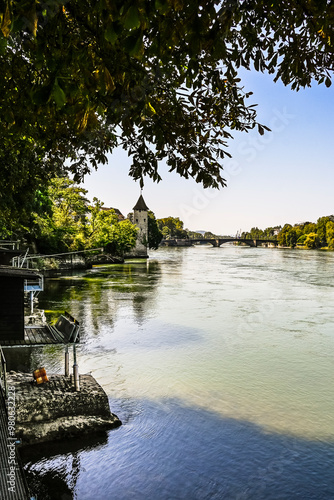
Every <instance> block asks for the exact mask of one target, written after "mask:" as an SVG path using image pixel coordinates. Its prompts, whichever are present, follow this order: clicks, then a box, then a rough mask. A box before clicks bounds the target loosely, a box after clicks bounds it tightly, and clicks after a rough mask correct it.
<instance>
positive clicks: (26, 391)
mask: <svg viewBox="0 0 334 500" xmlns="http://www.w3.org/2000/svg"><path fill="white" fill-rule="evenodd" d="M48 378H49V381H48V382H46V383H44V384H40V385H37V384H36V383H35V382H34V381H33V378H32V376H31V375H30V374H29V373H22V372H14V371H11V372H9V374H8V377H7V380H8V387H9V388H10V390H11V392H12V393H14V394H15V423H16V428H15V433H16V436H17V438H19V439H20V440H21V444H22V445H27V444H34V443H41V442H46V441H56V440H62V439H68V438H72V437H77V436H80V435H82V434H92V433H94V432H98V431H104V430H107V429H112V428H116V427H119V426H120V425H121V424H122V423H121V421H120V420H119V418H118V417H117V415H115V414H113V413H111V411H110V408H109V402H108V397H107V395H106V393H105V392H104V390H103V388H102V387H101V386H100V385H99V384H98V383H97V381H96V380H95V379H94V377H92V376H91V375H80V391H75V388H74V384H73V383H72V381H71V377H65V376H63V375H49V376H48Z"/></svg>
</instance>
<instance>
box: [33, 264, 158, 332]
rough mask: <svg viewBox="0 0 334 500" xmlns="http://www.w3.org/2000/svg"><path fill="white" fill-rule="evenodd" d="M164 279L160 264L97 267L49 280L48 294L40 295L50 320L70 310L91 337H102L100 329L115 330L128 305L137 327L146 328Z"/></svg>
mask: <svg viewBox="0 0 334 500" xmlns="http://www.w3.org/2000/svg"><path fill="white" fill-rule="evenodd" d="M160 276H161V270H160V263H159V262H157V261H146V260H145V261H138V262H128V263H125V264H113V265H110V266H104V267H102V266H101V267H95V268H93V269H92V270H90V271H87V272H82V273H78V274H77V275H76V276H70V277H68V276H63V277H58V278H52V279H48V280H46V286H45V291H44V292H43V293H42V294H41V295H40V299H39V300H40V307H41V308H43V309H46V310H47V311H48V312H47V315H48V317H49V319H50V318H51V319H52V318H55V317H56V316H57V314H58V312H59V310H63V309H64V308H65V309H66V308H67V309H68V310H69V311H70V312H71V314H72V315H73V316H76V317H77V318H80V319H81V318H84V322H83V324H82V326H83V339H84V336H85V330H86V329H87V330H89V335H91V334H92V335H99V332H100V330H101V327H103V325H104V324H106V323H107V324H108V327H109V328H111V329H112V328H113V327H114V326H115V324H116V322H117V318H118V314H119V311H120V310H121V309H122V308H123V304H124V302H126V305H127V308H129V303H130V304H131V307H132V311H128V315H133V316H134V318H135V321H136V322H137V324H138V325H141V324H143V322H144V321H145V319H146V318H147V315H148V314H149V311H150V310H151V309H152V308H154V302H155V289H156V287H157V286H158V284H159V280H160Z"/></svg>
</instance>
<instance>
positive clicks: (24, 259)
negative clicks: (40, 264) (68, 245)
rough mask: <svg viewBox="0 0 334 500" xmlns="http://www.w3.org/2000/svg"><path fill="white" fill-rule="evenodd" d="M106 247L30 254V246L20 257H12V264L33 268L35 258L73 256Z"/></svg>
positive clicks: (101, 249)
mask: <svg viewBox="0 0 334 500" xmlns="http://www.w3.org/2000/svg"><path fill="white" fill-rule="evenodd" d="M103 250H104V248H103V247H99V248H88V249H86V250H75V251H73V252H63V253H52V254H48V255H43V254H34V255H29V256H28V252H29V248H28V250H27V251H26V253H25V255H19V256H18V257H13V258H12V265H13V267H25V268H27V269H29V268H31V267H32V264H33V261H34V260H37V261H38V260H41V259H42V260H43V259H49V258H57V257H58V258H59V259H61V258H63V257H66V256H67V255H71V256H73V255H74V256H75V255H79V254H85V253H89V252H96V251H98V252H101V251H103Z"/></svg>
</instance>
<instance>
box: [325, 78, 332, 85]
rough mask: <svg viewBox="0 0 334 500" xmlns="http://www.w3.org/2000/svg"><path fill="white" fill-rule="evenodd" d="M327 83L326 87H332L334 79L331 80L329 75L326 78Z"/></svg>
mask: <svg viewBox="0 0 334 500" xmlns="http://www.w3.org/2000/svg"><path fill="white" fill-rule="evenodd" d="M325 85H326V87H330V86H331V85H332V81H331V79H330V78H329V76H328V77H327V78H326V80H325Z"/></svg>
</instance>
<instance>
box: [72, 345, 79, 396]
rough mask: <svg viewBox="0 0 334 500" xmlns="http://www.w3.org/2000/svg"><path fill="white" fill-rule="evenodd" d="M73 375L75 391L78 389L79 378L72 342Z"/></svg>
mask: <svg viewBox="0 0 334 500" xmlns="http://www.w3.org/2000/svg"><path fill="white" fill-rule="evenodd" d="M73 358H74V364H73V377H74V388H75V390H76V391H80V380H79V366H78V365H77V353H76V349H75V344H73Z"/></svg>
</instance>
